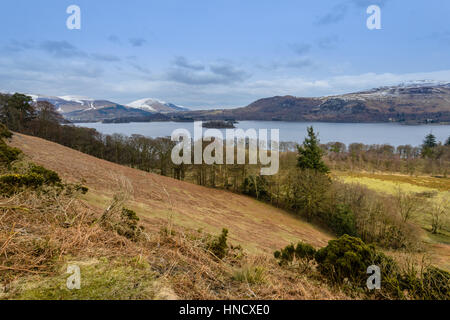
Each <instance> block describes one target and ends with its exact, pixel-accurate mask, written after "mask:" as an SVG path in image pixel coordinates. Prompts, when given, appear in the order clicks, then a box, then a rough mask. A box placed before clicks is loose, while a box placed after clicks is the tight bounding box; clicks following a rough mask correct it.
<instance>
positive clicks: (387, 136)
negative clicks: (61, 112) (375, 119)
mask: <svg viewBox="0 0 450 320" xmlns="http://www.w3.org/2000/svg"><path fill="white" fill-rule="evenodd" d="M77 125H78V126H83V127H88V128H95V129H97V131H99V132H101V133H104V134H113V133H120V134H124V135H128V136H129V135H132V134H140V135H143V136H147V137H152V138H155V137H164V136H170V135H171V134H172V132H173V131H174V130H175V129H179V128H184V129H188V130H189V131H190V132H191V134H192V136H193V131H194V130H193V128H194V124H193V123H192V122H132V123H111V124H106V123H100V122H98V123H78V124H77ZM311 125H312V126H313V127H314V130H315V131H316V132H318V133H319V138H320V141H321V143H327V142H332V141H339V142H342V143H345V144H347V145H348V144H350V143H353V142H361V143H364V144H385V143H387V144H390V145H393V146H399V145H403V144H410V145H413V146H418V145H420V144H421V143H422V141H423V139H424V137H425V136H426V135H427V134H429V133H433V134H434V135H435V136H436V138H437V140H438V141H442V142H443V141H445V140H446V139H447V138H448V137H449V136H450V125H414V126H412V125H401V124H396V123H324V122H285V121H241V122H239V123H238V124H236V128H241V129H244V130H247V129H250V128H254V129H279V130H280V141H293V142H301V141H303V139H304V137H305V135H306V127H308V126H311ZM203 130H206V129H203ZM221 131H222V132H223V134H224V132H225V130H224V129H221ZM224 136H225V134H224Z"/></svg>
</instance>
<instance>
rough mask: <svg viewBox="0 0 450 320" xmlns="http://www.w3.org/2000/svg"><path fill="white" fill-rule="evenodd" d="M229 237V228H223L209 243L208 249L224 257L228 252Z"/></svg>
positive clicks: (221, 257) (217, 255)
mask: <svg viewBox="0 0 450 320" xmlns="http://www.w3.org/2000/svg"><path fill="white" fill-rule="evenodd" d="M227 237H228V229H225V228H223V229H222V233H221V234H220V235H219V236H218V237H216V238H214V239H213V240H212V241H210V242H209V243H208V246H207V249H208V250H209V251H211V252H212V253H213V254H214V255H215V256H216V257H217V258H219V259H223V258H224V257H225V256H226V255H227V253H228V245H227Z"/></svg>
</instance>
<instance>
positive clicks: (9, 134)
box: [0, 123, 12, 139]
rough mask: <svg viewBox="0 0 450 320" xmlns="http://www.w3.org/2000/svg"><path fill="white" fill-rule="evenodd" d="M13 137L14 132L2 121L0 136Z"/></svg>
mask: <svg viewBox="0 0 450 320" xmlns="http://www.w3.org/2000/svg"><path fill="white" fill-rule="evenodd" d="M11 137H12V132H11V131H9V129H8V128H7V127H6V126H5V125H4V124H3V123H0V138H7V139H9V138H11Z"/></svg>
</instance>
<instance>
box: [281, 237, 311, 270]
mask: <svg viewBox="0 0 450 320" xmlns="http://www.w3.org/2000/svg"><path fill="white" fill-rule="evenodd" d="M315 253H316V249H314V248H313V247H312V246H311V245H310V244H307V243H304V242H299V243H297V246H294V244H290V245H288V246H286V247H285V248H283V249H281V250H280V251H275V252H274V256H275V258H276V259H278V263H279V264H280V265H283V264H287V263H290V262H292V261H294V259H296V260H301V261H303V262H305V263H309V262H310V261H311V260H313V259H314V255H315Z"/></svg>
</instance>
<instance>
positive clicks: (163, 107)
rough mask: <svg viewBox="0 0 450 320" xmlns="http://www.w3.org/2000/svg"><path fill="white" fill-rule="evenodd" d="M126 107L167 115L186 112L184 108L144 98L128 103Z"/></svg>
mask: <svg viewBox="0 0 450 320" xmlns="http://www.w3.org/2000/svg"><path fill="white" fill-rule="evenodd" d="M127 106H128V107H131V108H136V109H142V110H145V111H148V112H160V113H169V112H177V111H187V110H188V109H187V108H185V107H181V106H177V105H175V104H173V103H170V102H165V101H161V100H158V99H153V98H145V99H140V100H136V101H133V102H130V103H128V104H127Z"/></svg>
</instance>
